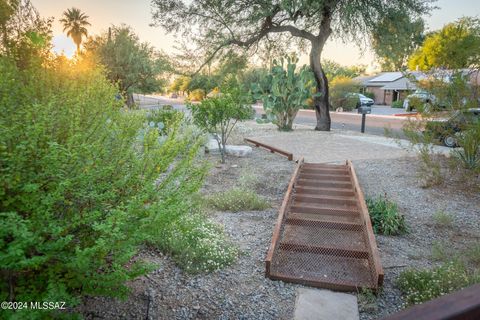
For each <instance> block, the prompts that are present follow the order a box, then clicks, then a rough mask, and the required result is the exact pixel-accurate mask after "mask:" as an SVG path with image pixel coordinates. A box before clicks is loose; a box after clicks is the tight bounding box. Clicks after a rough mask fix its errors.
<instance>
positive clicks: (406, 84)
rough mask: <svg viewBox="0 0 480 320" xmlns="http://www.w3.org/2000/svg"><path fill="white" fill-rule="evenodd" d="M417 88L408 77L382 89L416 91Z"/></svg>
mask: <svg viewBox="0 0 480 320" xmlns="http://www.w3.org/2000/svg"><path fill="white" fill-rule="evenodd" d="M416 88H417V86H416V85H415V83H413V82H412V81H410V80H409V79H408V78H406V77H402V78H400V79H397V80H395V81H392V82H389V83H387V84H386V85H384V86H383V87H382V90H415V89H416Z"/></svg>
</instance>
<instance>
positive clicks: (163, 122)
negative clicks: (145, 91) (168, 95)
mask: <svg viewBox="0 0 480 320" xmlns="http://www.w3.org/2000/svg"><path fill="white" fill-rule="evenodd" d="M183 117H184V116H183V112H181V111H177V110H169V109H161V110H152V111H150V112H148V113H147V121H148V124H149V126H150V127H156V128H158V129H159V131H160V134H162V135H166V134H167V133H168V131H169V129H173V128H175V127H178V124H179V123H181V122H182V120H183Z"/></svg>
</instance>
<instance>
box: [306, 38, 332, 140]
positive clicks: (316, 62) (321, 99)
mask: <svg viewBox="0 0 480 320" xmlns="http://www.w3.org/2000/svg"><path fill="white" fill-rule="evenodd" d="M325 40H326V39H325ZM325 40H317V41H312V49H311V50H310V68H311V69H312V71H313V73H314V75H315V81H316V87H317V90H316V93H317V95H316V96H315V97H314V98H313V103H314V108H315V115H316V116H317V126H316V127H315V130H319V131H330V125H331V120H330V104H329V96H328V80H327V77H326V76H325V72H323V68H322V64H321V62H320V58H321V53H322V49H323V45H324V44H325Z"/></svg>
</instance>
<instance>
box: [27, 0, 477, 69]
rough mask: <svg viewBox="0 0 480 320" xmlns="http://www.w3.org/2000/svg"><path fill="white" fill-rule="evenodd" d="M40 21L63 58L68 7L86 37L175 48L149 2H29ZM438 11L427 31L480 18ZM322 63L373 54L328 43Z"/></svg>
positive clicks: (70, 48)
mask: <svg viewBox="0 0 480 320" xmlns="http://www.w3.org/2000/svg"><path fill="white" fill-rule="evenodd" d="M31 2H32V3H33V5H34V6H35V7H36V8H37V9H38V10H39V12H40V14H41V15H42V16H43V17H54V18H55V22H54V25H53V33H54V40H53V42H54V46H55V51H56V52H61V51H62V50H63V51H64V53H65V54H66V55H67V56H71V55H73V52H74V51H75V46H74V45H73V42H72V41H71V40H70V39H68V38H67V37H66V35H65V34H64V33H63V32H62V26H61V24H60V23H59V22H58V20H59V19H60V17H61V15H62V12H63V11H64V10H65V9H67V8H71V7H77V8H79V9H81V10H82V11H83V12H85V13H86V14H87V15H88V16H89V17H90V18H89V21H90V23H91V24H92V26H91V27H90V28H89V32H90V34H95V33H99V32H102V31H105V30H107V29H108V27H109V26H111V25H112V24H114V25H120V24H121V23H125V24H127V25H130V26H132V27H133V29H134V30H135V32H136V33H137V34H138V36H139V37H140V39H141V40H142V41H148V42H150V43H151V44H152V45H153V46H155V47H156V48H158V49H162V50H164V51H166V52H167V53H170V52H172V51H173V50H174V49H173V46H174V44H175V37H174V36H173V35H166V34H165V33H164V32H163V30H162V29H161V28H159V27H158V28H154V27H150V26H149V24H150V23H151V22H152V17H151V8H150V0H128V1H127V0H116V1H115V0H63V1H58V0H31ZM436 5H437V6H439V7H440V9H438V10H435V11H433V12H432V14H431V16H429V17H426V21H427V27H428V28H429V30H435V29H439V28H441V27H442V26H443V25H444V24H446V23H448V22H451V21H454V20H456V19H458V18H460V17H462V16H480V1H479V0H456V1H452V0H440V1H437V2H436ZM323 57H324V58H326V59H331V60H334V61H336V62H338V63H341V64H344V65H354V64H360V63H362V64H367V65H370V64H371V63H372V62H373V54H372V53H371V51H370V49H369V48H362V49H359V48H358V47H357V46H355V45H353V44H343V43H341V42H339V41H330V42H329V43H328V44H327V46H326V48H325V51H324V53H323Z"/></svg>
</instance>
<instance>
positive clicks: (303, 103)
mask: <svg viewBox="0 0 480 320" xmlns="http://www.w3.org/2000/svg"><path fill="white" fill-rule="evenodd" d="M297 62H298V59H296V58H291V57H287V58H286V59H284V58H282V59H281V60H280V63H278V61H276V60H274V66H273V67H272V69H271V70H270V74H269V75H268V76H267V79H266V80H267V81H265V83H264V85H263V86H260V84H258V83H254V84H253V85H252V92H253V97H254V98H255V99H262V101H263V109H264V110H265V113H266V114H267V117H268V118H273V119H274V120H273V122H274V123H275V124H276V125H277V126H278V129H279V130H283V131H290V130H292V124H293V120H294V119H295V116H296V115H297V112H298V110H299V109H302V108H307V107H308V104H307V103H308V101H307V99H308V98H311V97H312V85H313V83H314V79H313V74H312V72H311V71H310V70H309V69H308V68H306V67H305V66H304V67H302V68H301V69H300V70H298V71H297Z"/></svg>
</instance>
